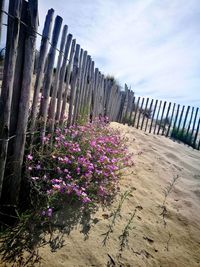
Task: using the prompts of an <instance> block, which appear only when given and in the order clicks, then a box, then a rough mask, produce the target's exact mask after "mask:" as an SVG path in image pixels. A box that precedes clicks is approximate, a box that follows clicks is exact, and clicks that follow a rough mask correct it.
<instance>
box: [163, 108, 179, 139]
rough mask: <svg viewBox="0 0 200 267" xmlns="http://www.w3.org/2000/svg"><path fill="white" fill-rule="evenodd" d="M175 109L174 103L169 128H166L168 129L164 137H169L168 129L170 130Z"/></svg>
mask: <svg viewBox="0 0 200 267" xmlns="http://www.w3.org/2000/svg"><path fill="white" fill-rule="evenodd" d="M175 107H176V103H174V105H173V108H172V114H171V118H170V122H169V126H168V129H167V133H166V135H165V136H166V137H167V136H169V133H170V129H171V126H172V122H173V117H174V112H175Z"/></svg>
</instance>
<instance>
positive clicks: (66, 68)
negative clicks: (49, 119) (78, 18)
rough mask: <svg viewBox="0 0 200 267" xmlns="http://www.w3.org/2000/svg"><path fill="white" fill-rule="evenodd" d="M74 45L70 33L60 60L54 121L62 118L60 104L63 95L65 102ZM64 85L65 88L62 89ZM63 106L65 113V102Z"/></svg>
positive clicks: (74, 42) (74, 41)
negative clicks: (61, 60) (62, 57)
mask: <svg viewBox="0 0 200 267" xmlns="http://www.w3.org/2000/svg"><path fill="white" fill-rule="evenodd" d="M71 43H72V44H71ZM75 45H76V40H75V39H74V40H73V41H72V34H68V36H67V43H66V45H65V51H64V59H63V62H62V67H61V71H60V79H59V84H58V95H57V107H56V114H55V120H56V121H59V120H61V121H62V119H63V117H62V115H61V113H62V111H61V106H62V105H63V103H62V98H63V101H65V97H66V103H67V93H68V87H69V80H70V74H71V66H72V64H73V57H74V51H75ZM70 46H71V51H70V56H69V62H67V60H68V55H69V50H70ZM66 71H67V77H66V84H65V83H64V80H65V76H66ZM64 87H65V90H63V89H64ZM63 91H64V94H63ZM63 108H64V113H65V108H66V104H65V106H64V107H63ZM63 116H64V115H63Z"/></svg>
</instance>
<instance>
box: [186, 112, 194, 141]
mask: <svg viewBox="0 0 200 267" xmlns="http://www.w3.org/2000/svg"><path fill="white" fill-rule="evenodd" d="M193 114H194V107H192V112H191V115H190V120H189V123H188V127H187V132H186V136H187V138H188V136H189V135H188V134H189V131H190V126H191V123H192V118H193Z"/></svg>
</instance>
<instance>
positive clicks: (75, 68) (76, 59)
mask: <svg viewBox="0 0 200 267" xmlns="http://www.w3.org/2000/svg"><path fill="white" fill-rule="evenodd" d="M79 52H80V45H79V44H77V45H76V51H75V56H74V64H73V70H72V81H71V92H70V99H69V113H68V120H67V125H68V127H69V126H70V125H72V119H73V117H72V116H73V114H72V111H73V106H74V97H75V94H76V83H77V78H78V65H79V64H78V63H79Z"/></svg>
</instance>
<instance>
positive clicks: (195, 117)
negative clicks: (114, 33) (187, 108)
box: [190, 108, 199, 142]
mask: <svg viewBox="0 0 200 267" xmlns="http://www.w3.org/2000/svg"><path fill="white" fill-rule="evenodd" d="M198 111H199V108H196V112H195V116H194V121H193V125H192V131H191V134H190V136H191V139H192V137H193V134H194V130H195V125H196V120H197V115H198ZM191 142H192V140H191Z"/></svg>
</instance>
